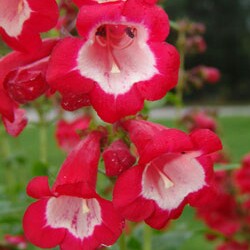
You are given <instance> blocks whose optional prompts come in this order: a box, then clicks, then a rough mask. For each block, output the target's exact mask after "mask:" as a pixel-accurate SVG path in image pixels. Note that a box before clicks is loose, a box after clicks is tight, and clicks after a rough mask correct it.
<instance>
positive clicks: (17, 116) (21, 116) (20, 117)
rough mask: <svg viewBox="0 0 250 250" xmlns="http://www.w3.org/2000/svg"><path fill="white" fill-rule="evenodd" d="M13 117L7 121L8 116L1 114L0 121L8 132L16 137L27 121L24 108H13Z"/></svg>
mask: <svg viewBox="0 0 250 250" xmlns="http://www.w3.org/2000/svg"><path fill="white" fill-rule="evenodd" d="M13 114H14V118H13V121H12V122H11V121H9V120H8V118H6V117H4V116H2V121H3V124H4V126H5V129H6V131H7V133H8V134H10V135H12V136H14V137H16V136H18V135H19V134H20V133H21V132H22V131H23V129H24V128H25V127H26V125H27V123H28V119H27V118H26V112H25V110H24V109H19V108H17V107H15V108H14V110H13Z"/></svg>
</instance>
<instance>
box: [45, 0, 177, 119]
mask: <svg viewBox="0 0 250 250" xmlns="http://www.w3.org/2000/svg"><path fill="white" fill-rule="evenodd" d="M77 28H78V31H79V33H80V35H81V36H83V37H84V39H78V38H66V39H64V40H63V41H62V42H61V43H59V44H58V46H57V47H56V49H55V50H54V52H53V54H52V58H51V62H50V66H49V70H48V81H49V83H50V85H51V87H53V88H55V89H57V90H58V91H59V92H61V94H62V96H63V98H64V99H65V98H66V99H68V98H67V97H68V96H71V98H70V100H71V101H70V102H69V101H68V103H67V107H66V108H67V109H68V110H73V108H72V105H73V106H74V103H75V102H74V97H75V98H76V99H77V100H78V102H80V101H81V98H82V99H88V97H89V100H90V102H91V104H92V105H93V107H94V108H95V110H96V111H97V113H98V115H99V116H100V117H101V118H102V119H103V120H104V121H107V122H114V121H116V120H119V119H120V118H122V117H124V116H127V115H132V114H135V113H136V112H137V111H139V110H141V109H142V107H143V101H144V100H145V99H147V100H157V99H160V98H162V97H163V96H164V95H165V94H166V92H167V91H168V90H169V89H171V88H172V87H174V86H175V85H176V83H177V77H178V68H179V56H178V53H177V52H176V50H175V48H174V47H173V46H171V45H169V44H167V43H164V41H165V38H166V37H167V35H168V32H169V22H168V17H167V15H166V13H165V12H164V11H163V10H162V9H161V8H159V7H157V6H156V5H153V4H145V3H144V2H142V1H135V0H128V1H126V2H124V1H118V2H114V3H111V2H108V3H104V4H98V6H97V5H96V4H93V5H86V6H82V8H81V9H80V12H79V15H78V20H77ZM80 95H82V97H80ZM72 103H73V104H72ZM84 103H85V101H83V102H82V106H83V105H84ZM64 108H65V105H64ZM74 108H79V106H77V107H75V106H74Z"/></svg>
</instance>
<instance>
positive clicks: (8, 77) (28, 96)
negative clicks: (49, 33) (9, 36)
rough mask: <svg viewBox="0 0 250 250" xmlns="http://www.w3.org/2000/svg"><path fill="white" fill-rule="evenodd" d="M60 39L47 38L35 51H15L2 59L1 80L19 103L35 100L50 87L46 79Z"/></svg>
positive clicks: (0, 63)
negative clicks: (55, 47)
mask: <svg viewBox="0 0 250 250" xmlns="http://www.w3.org/2000/svg"><path fill="white" fill-rule="evenodd" d="M58 41H59V39H45V40H43V41H42V45H41V48H40V49H39V50H38V51H36V52H34V53H27V54H26V53H22V52H19V51H14V52H11V53H9V54H7V55H6V56H4V57H2V58H1V60H0V81H2V84H3V86H4V88H5V90H6V91H7V92H8V94H9V95H10V97H11V98H12V99H13V100H15V101H16V102H18V103H26V102H28V101H33V100H35V99H36V98H38V97H39V96H41V95H42V94H44V93H45V92H46V91H47V90H48V89H49V85H48V83H47V81H46V79H45V74H46V71H47V67H48V61H49V59H50V54H51V51H52V49H53V48H54V46H55V45H56V44H57V42H58Z"/></svg>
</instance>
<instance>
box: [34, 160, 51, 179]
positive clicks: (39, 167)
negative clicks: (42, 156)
mask: <svg viewBox="0 0 250 250" xmlns="http://www.w3.org/2000/svg"><path fill="white" fill-rule="evenodd" d="M48 167H49V165H48V163H44V162H41V161H36V162H35V163H34V164H33V165H32V175H33V176H44V175H48Z"/></svg>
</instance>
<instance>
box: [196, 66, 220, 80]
mask: <svg viewBox="0 0 250 250" xmlns="http://www.w3.org/2000/svg"><path fill="white" fill-rule="evenodd" d="M200 71H201V75H202V77H203V79H204V80H205V81H206V82H208V83H217V82H218V81H219V80H220V78H221V74H220V71H219V70H218V69H216V68H214V67H207V66H201V67H200Z"/></svg>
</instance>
